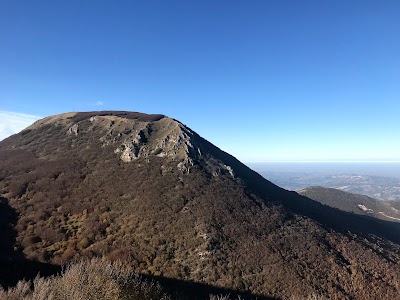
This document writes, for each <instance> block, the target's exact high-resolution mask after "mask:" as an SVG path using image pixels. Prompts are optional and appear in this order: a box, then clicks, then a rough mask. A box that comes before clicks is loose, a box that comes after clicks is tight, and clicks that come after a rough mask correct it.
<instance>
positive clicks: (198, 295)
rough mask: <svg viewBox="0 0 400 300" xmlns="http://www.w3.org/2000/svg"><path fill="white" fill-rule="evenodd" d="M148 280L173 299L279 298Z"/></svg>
mask: <svg viewBox="0 0 400 300" xmlns="http://www.w3.org/2000/svg"><path fill="white" fill-rule="evenodd" d="M142 277H143V278H144V279H146V280H153V281H156V282H159V283H160V284H161V286H162V287H163V288H164V290H165V291H166V292H167V293H168V294H170V295H172V297H173V299H177V300H178V299H179V300H205V299H210V295H224V296H225V295H229V297H230V299H237V298H239V297H240V298H239V299H243V300H246V299H247V300H251V299H258V300H274V299H278V298H272V297H266V296H262V295H255V294H251V293H249V292H243V291H237V290H231V289H226V288H220V287H216V286H212V285H209V284H205V283H198V282H192V281H185V280H178V279H173V278H165V277H161V276H152V275H142Z"/></svg>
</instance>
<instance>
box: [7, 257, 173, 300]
mask: <svg viewBox="0 0 400 300" xmlns="http://www.w3.org/2000/svg"><path fill="white" fill-rule="evenodd" d="M0 299H4V300H45V299H46V300H47V299H48V300H87V299H99V300H116V299H123V300H139V299H140V300H150V299H157V300H168V299H170V298H169V297H168V296H167V295H166V294H165V293H164V292H163V291H162V288H161V286H160V285H159V284H158V283H155V282H152V281H146V280H144V279H142V278H141V277H140V276H139V275H137V274H135V273H133V272H132V270H131V269H130V268H129V267H127V266H126V265H124V264H122V263H121V262H112V263H110V262H107V261H104V260H100V259H92V260H90V261H82V262H80V263H77V264H70V265H68V267H67V268H66V269H65V270H64V271H63V272H62V273H61V274H60V275H58V276H53V277H49V278H41V277H39V276H38V277H36V279H35V280H33V282H30V281H19V282H18V284H17V285H16V286H15V287H13V288H10V289H9V290H7V291H6V290H3V289H2V290H0Z"/></svg>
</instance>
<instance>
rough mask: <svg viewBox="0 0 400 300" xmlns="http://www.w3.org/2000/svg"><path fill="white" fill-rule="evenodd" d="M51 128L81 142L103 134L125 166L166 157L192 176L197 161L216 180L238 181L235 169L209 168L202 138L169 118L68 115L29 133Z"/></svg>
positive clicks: (51, 119)
mask: <svg viewBox="0 0 400 300" xmlns="http://www.w3.org/2000/svg"><path fill="white" fill-rule="evenodd" d="M49 125H51V126H60V127H62V128H65V129H66V130H67V135H68V136H69V137H70V138H71V139H74V138H77V136H78V133H79V134H82V135H91V134H94V133H96V134H98V133H101V137H100V138H99V141H100V142H101V144H102V147H103V148H104V147H109V146H110V147H113V148H114V153H115V154H116V155H118V156H119V158H120V159H121V160H122V161H123V162H125V163H129V162H132V161H133V160H137V159H139V158H143V157H145V158H147V159H151V158H152V157H164V158H167V159H168V160H171V161H175V162H176V167H177V169H178V170H179V171H181V172H182V173H185V174H188V173H189V172H190V169H191V167H192V166H193V165H194V162H195V161H196V162H197V163H199V164H202V165H203V166H206V167H207V168H208V169H209V170H210V172H212V173H213V176H218V175H220V174H222V173H226V172H228V173H229V174H230V175H231V176H232V177H234V171H233V169H232V167H231V166H227V165H225V164H223V163H222V162H220V161H214V165H213V166H211V165H208V166H207V164H206V163H205V161H204V158H203V155H202V149H201V143H199V141H198V139H199V137H198V136H197V135H196V134H195V133H194V132H193V131H192V130H191V129H189V128H188V127H186V126H185V125H183V124H182V123H180V122H178V121H176V120H174V119H170V118H167V117H160V118H159V119H156V120H155V121H154V120H150V121H146V120H145V121H143V120H139V119H135V118H127V117H126V115H118V114H114V115H113V114H106V115H102V114H101V113H100V114H98V115H96V114H95V113H93V115H92V116H90V117H89V116H87V117H86V118H82V117H81V116H80V114H79V113H68V114H62V115H58V116H52V117H48V118H45V119H42V120H39V121H38V122H36V123H35V124H33V125H32V126H30V127H28V128H27V129H28V130H30V129H33V128H36V129H37V128H39V127H41V126H49ZM65 129H64V130H65ZM61 130H63V129H61ZM211 170H213V171H211Z"/></svg>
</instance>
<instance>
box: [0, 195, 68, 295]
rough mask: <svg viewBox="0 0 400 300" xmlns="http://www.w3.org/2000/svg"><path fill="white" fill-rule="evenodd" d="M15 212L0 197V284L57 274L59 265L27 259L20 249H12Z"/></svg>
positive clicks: (14, 236) (14, 233)
mask: <svg viewBox="0 0 400 300" xmlns="http://www.w3.org/2000/svg"><path fill="white" fill-rule="evenodd" d="M16 222H17V213H16V212H15V210H14V209H13V208H12V207H10V206H9V204H8V200H7V199H6V198H4V197H0V285H1V286H3V287H10V286H14V285H15V284H16V283H17V282H18V281H19V280H21V279H27V280H30V279H33V278H35V277H36V276H37V274H38V273H40V275H42V276H49V275H54V274H57V273H59V272H60V271H61V267H59V266H54V265H51V264H47V263H41V262H35V261H31V260H27V259H26V258H25V257H24V255H23V253H22V252H21V251H18V250H15V249H14V244H15V238H16V232H15V230H14V225H15V224H16Z"/></svg>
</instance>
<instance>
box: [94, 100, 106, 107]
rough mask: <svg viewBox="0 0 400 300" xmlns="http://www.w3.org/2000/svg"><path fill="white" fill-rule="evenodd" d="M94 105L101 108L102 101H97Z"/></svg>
mask: <svg viewBox="0 0 400 300" xmlns="http://www.w3.org/2000/svg"><path fill="white" fill-rule="evenodd" d="M95 105H97V106H102V105H104V102H103V101H97V102H96V104H95Z"/></svg>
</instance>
